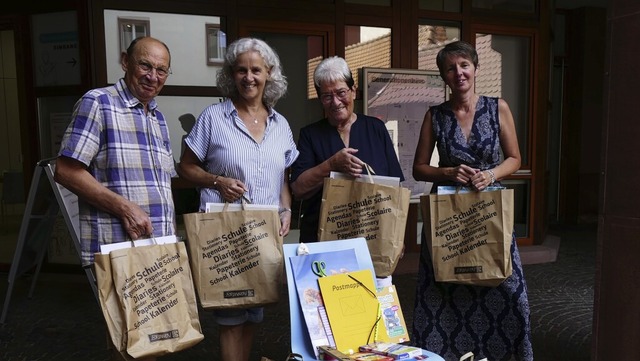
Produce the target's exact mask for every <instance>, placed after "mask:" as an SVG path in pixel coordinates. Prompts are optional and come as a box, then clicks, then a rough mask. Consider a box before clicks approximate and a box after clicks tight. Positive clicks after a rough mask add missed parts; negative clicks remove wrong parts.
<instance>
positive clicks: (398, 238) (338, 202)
mask: <svg viewBox="0 0 640 361" xmlns="http://www.w3.org/2000/svg"><path fill="white" fill-rule="evenodd" d="M374 177H375V176H371V174H369V176H366V175H365V176H363V177H362V180H363V181H357V180H351V179H338V178H332V177H329V178H325V180H324V187H323V191H322V204H321V206H320V220H319V225H318V239H319V240H321V241H328V240H338V239H348V238H355V237H364V238H365V239H366V240H367V246H368V247H369V252H370V254H371V259H372V261H373V267H374V269H375V273H376V277H387V276H390V275H392V274H393V271H394V270H395V268H396V266H397V264H398V261H399V259H400V256H401V255H402V251H403V249H404V232H405V227H406V224H407V216H408V213H409V198H410V196H411V191H410V190H409V189H408V188H404V187H400V186H392V185H385V184H380V183H375V182H374V179H375V178H374ZM387 178H389V177H387Z"/></svg>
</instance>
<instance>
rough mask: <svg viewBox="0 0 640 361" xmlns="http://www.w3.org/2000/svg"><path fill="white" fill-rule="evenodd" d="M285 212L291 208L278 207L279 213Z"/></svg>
mask: <svg viewBox="0 0 640 361" xmlns="http://www.w3.org/2000/svg"><path fill="white" fill-rule="evenodd" d="M284 212H291V208H280V209H278V214H282V213H284Z"/></svg>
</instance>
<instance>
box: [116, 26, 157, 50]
mask: <svg viewBox="0 0 640 361" xmlns="http://www.w3.org/2000/svg"><path fill="white" fill-rule="evenodd" d="M118 30H119V32H120V51H121V52H126V51H127V48H128V47H129V44H131V42H132V41H133V40H134V39H135V38H139V37H141V36H149V35H151V22H150V21H149V18H118Z"/></svg>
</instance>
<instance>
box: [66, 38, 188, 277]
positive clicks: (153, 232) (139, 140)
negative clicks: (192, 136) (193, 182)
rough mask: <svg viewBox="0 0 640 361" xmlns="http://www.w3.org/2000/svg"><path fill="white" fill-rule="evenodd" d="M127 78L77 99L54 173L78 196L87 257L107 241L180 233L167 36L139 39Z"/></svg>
mask: <svg viewBox="0 0 640 361" xmlns="http://www.w3.org/2000/svg"><path fill="white" fill-rule="evenodd" d="M121 66H122V70H124V77H123V78H121V79H120V80H119V81H118V82H117V83H115V84H114V85H112V86H108V87H105V88H100V89H93V90H90V91H88V92H87V93H86V94H84V95H83V96H82V98H80V100H79V101H78V102H77V103H76V104H75V106H74V109H73V115H72V119H71V123H70V124H69V127H68V128H67V131H66V132H65V135H64V138H63V140H62V144H61V147H60V151H59V154H58V158H57V160H56V166H55V179H56V181H57V182H58V183H60V184H62V185H63V186H65V187H66V188H68V189H69V190H70V191H72V192H73V193H75V194H76V195H77V196H78V199H79V203H78V207H79V212H80V215H79V220H80V239H81V243H82V263H83V265H84V266H88V265H91V264H92V263H93V255H94V253H96V252H100V245H102V244H108V243H115V242H123V241H127V240H136V239H140V238H148V237H150V236H154V237H159V236H167V235H174V234H175V214H174V205H173V198H172V194H171V177H172V176H174V175H175V174H176V172H175V168H174V160H173V155H172V153H171V145H170V142H169V131H168V129H167V124H166V122H165V117H164V115H163V114H162V113H161V112H160V111H159V110H158V104H157V103H156V100H155V97H156V96H157V95H158V93H160V90H162V87H163V86H164V83H165V81H166V80H167V77H168V76H169V74H171V55H170V53H169V48H168V47H167V45H166V44H164V43H163V42H161V41H159V40H157V39H154V38H151V37H142V38H138V39H135V40H134V41H133V42H131V45H130V46H129V48H128V49H127V51H126V52H123V53H122V55H121Z"/></svg>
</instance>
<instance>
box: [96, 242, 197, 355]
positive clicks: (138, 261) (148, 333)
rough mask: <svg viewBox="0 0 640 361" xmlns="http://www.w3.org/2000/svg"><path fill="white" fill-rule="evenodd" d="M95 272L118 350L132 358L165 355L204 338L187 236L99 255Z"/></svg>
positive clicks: (106, 316) (110, 331)
mask: <svg viewBox="0 0 640 361" xmlns="http://www.w3.org/2000/svg"><path fill="white" fill-rule="evenodd" d="M107 259H108V262H107ZM107 264H109V266H107ZM109 267H110V268H111V272H110V274H109V272H108V268H109ZM96 277H97V281H98V289H99V297H100V299H101V300H100V302H101V305H102V306H103V313H104V315H105V320H106V321H107V326H108V328H109V333H110V335H111V339H112V341H113V343H114V345H115V347H116V348H117V349H118V350H119V351H123V349H126V352H127V354H128V355H130V356H131V357H133V358H140V357H148V356H161V355H164V354H167V353H171V352H176V351H180V350H183V349H186V348H189V347H191V346H193V345H195V344H197V343H198V342H200V341H202V339H203V338H204V336H203V334H202V330H201V327H200V319H199V317H198V309H197V304H196V298H195V291H194V287H193V279H192V277H191V270H190V268H189V261H188V258H187V251H186V247H185V245H184V243H183V242H176V243H166V244H156V245H145V246H140V247H133V248H123V249H118V250H113V251H111V252H110V253H109V254H107V255H105V254H102V255H96ZM109 278H111V285H112V286H111V287H112V289H109V288H110V287H109ZM114 292H115V293H116V294H117V297H115V296H114ZM114 299H117V301H118V306H119V311H120V312H118V311H117V310H116V306H115V305H114Z"/></svg>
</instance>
